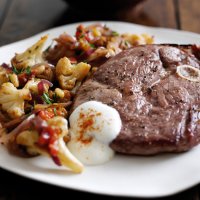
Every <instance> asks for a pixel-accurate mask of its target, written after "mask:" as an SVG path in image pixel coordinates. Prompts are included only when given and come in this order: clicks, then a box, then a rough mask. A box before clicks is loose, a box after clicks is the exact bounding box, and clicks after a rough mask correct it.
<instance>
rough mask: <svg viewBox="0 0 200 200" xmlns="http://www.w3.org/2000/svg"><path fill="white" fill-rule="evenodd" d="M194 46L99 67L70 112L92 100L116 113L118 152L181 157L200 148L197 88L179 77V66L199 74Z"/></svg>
mask: <svg viewBox="0 0 200 200" xmlns="http://www.w3.org/2000/svg"><path fill="white" fill-rule="evenodd" d="M194 50H195V52H194ZM197 51H199V48H197V47H195V48H194V46H192V45H185V46H184V45H182V46H181V45H144V46H137V47H133V48H130V49H128V50H125V51H123V52H121V53H119V54H118V55H116V56H115V57H113V58H111V59H109V60H108V61H106V62H105V63H104V64H103V65H101V66H100V67H99V68H98V70H97V71H96V72H95V73H94V75H93V76H92V77H91V78H89V79H88V80H86V81H85V82H84V83H83V84H82V86H81V87H80V88H79V90H78V92H77V95H76V97H75V99H74V104H73V107H72V110H73V109H75V108H76V107H77V106H78V105H80V104H82V103H84V102H86V101H90V100H96V101H100V102H103V103H105V104H107V105H109V106H112V107H114V108H115V109H116V110H117V111H118V112H119V114H120V117H121V120H122V124H123V125H122V128H121V132H120V134H119V135H118V137H117V138H116V139H115V140H114V141H113V142H112V143H111V144H110V146H111V148H112V149H114V150H115V151H116V152H120V153H125V154H138V155H153V154H158V153H161V152H182V151H187V150H189V149H191V148H192V147H193V146H195V145H197V144H198V143H199V142H200V123H199V122H200V83H199V82H192V81H189V80H187V79H184V78H181V77H180V76H178V75H177V73H176V69H177V66H180V65H185V64H187V65H191V66H193V67H195V68H198V69H199V68H200V60H199V56H197V55H199V52H197Z"/></svg>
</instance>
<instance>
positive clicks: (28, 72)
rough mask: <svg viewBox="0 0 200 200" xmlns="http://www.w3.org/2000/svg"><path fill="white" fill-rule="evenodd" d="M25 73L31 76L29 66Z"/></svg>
mask: <svg viewBox="0 0 200 200" xmlns="http://www.w3.org/2000/svg"><path fill="white" fill-rule="evenodd" d="M25 73H26V74H27V75H30V74H31V68H30V67H29V66H28V67H27V68H26V69H25Z"/></svg>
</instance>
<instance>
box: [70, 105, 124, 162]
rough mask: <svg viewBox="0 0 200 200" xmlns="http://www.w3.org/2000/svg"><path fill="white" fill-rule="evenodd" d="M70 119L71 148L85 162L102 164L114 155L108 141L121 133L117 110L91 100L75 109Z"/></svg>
mask: <svg viewBox="0 0 200 200" xmlns="http://www.w3.org/2000/svg"><path fill="white" fill-rule="evenodd" d="M69 122H70V134H71V140H70V142H69V143H68V148H69V150H70V151H71V153H72V154H74V156H76V157H77V159H79V160H80V161H81V162H82V163H84V164H87V165H97V164H102V163H105V162H107V161H109V160H110V159H111V158H112V157H113V156H114V151H113V150H112V149H111V148H110V146H109V144H110V143H111V142H112V141H113V140H114V139H115V138H116V137H117V136H118V134H119V133H120V130H121V126H122V122H121V119H120V116H119V113H118V111H117V110H116V109H114V108H112V107H110V106H108V105H106V104H103V103H100V102H97V101H88V102H86V103H83V104H81V105H80V106H78V107H77V108H76V109H75V110H74V111H73V113H72V114H71V116H70V118H69Z"/></svg>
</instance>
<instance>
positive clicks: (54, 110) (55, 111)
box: [53, 108, 58, 116]
mask: <svg viewBox="0 0 200 200" xmlns="http://www.w3.org/2000/svg"><path fill="white" fill-rule="evenodd" d="M53 112H54V115H55V116H57V115H58V113H57V110H56V108H53Z"/></svg>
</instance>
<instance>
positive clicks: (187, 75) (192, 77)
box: [176, 65, 200, 82]
mask: <svg viewBox="0 0 200 200" xmlns="http://www.w3.org/2000/svg"><path fill="white" fill-rule="evenodd" d="M176 73H177V74H178V76H180V77H181V78H184V79H187V80H189V81H193V82H200V70H199V69H197V68H196V67H193V66H191V65H179V66H178V67H177V69H176Z"/></svg>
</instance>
